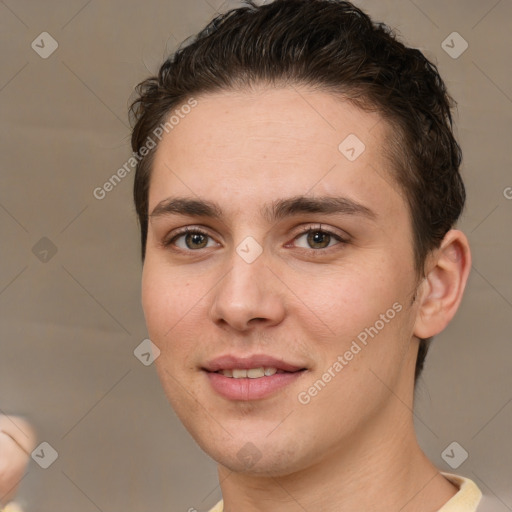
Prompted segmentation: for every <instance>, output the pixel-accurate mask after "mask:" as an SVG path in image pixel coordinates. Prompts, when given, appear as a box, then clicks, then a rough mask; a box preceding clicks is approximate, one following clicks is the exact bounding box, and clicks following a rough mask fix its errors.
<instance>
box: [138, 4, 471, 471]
mask: <svg viewBox="0 0 512 512" xmlns="http://www.w3.org/2000/svg"><path fill="white" fill-rule="evenodd" d="M452 107H453V100H452V99H451V98H450V96H449V95H448V93H447V91H446V88H445V85H444V83H443V81H442V80H441V78H440V76H439V74H438V72H437V69H436V67H435V65H433V64H432V63H431V62H429V61H428V60H427V59H426V58H425V57H424V55H423V54H422V53H421V52H420V51H418V50H416V49H412V48H407V47H406V46H405V45H404V44H402V43H401V42H400V41H399V40H398V39H397V38H396V36H395V35H394V34H393V33H392V32H391V31H390V30H389V29H388V28H387V27H386V26H385V25H383V24H375V23H373V22H372V21H371V20H370V18H369V17H368V16H367V15H366V14H364V13H363V12H362V11H360V10H359V9H357V8H356V7H354V6H353V5H352V4H350V3H349V2H337V1H333V0H313V1H311V0H276V1H275V2H273V3H270V4H268V5H262V6H260V7H258V6H256V5H255V4H253V3H252V2H247V6H245V7H243V8H239V9H235V10H232V11H229V12H228V13H226V14H223V15H221V16H218V17H217V18H216V19H215V20H213V21H212V22H211V23H210V24H209V25H208V26H207V27H206V28H205V29H204V30H202V31H201V32H200V33H199V34H198V35H197V37H196V38H195V39H194V40H193V41H192V42H191V43H190V44H189V45H187V46H185V47H183V48H181V49H179V50H178V51H177V52H176V53H175V54H174V55H172V56H171V57H169V59H167V61H166V62H165V63H164V64H163V65H162V67H161V68H160V70H159V72H158V75H157V76H154V77H151V78H148V79H147V80H145V81H144V82H142V83H141V84H139V86H138V88H137V98H136V99H135V101H134V103H133V104H132V107H131V113H132V115H133V119H134V123H135V124H134V129H133V134H132V148H133V150H134V152H136V153H137V154H139V155H141V156H142V158H140V161H139V163H138V165H137V170H136V176H135V184H134V199H135V205H136V210H137V214H138V217H139V222H140V228H141V243H142V258H143V261H144V272H143V306H144V311H145V315H146V320H147V323H148V330H149V333H150V337H151V338H152V340H153V341H154V342H155V343H156V344H157V345H158V346H159V348H160V350H161V351H162V356H161V357H160V358H159V359H158V360H157V364H158V369H159V373H160V377H161V379H162V381H163V383H164V388H166V391H167V394H168V396H169V399H170V401H171V403H172V404H173V406H174V408H175V409H176V410H177V412H178V415H180V417H181V419H182V421H184V423H185V425H186V426H187V428H188V429H189V430H190V431H191V433H192V434H193V435H194V437H195V438H196V440H197V441H198V442H199V444H201V445H202V446H203V447H204V448H205V449H206V450H207V451H209V452H210V453H211V452H212V451H213V452H215V448H214V447H211V446H209V445H208V438H210V437H211V438H216V439H217V438H219V437H225V443H226V444H229V443H230V442H231V441H230V439H229V438H230V437H231V438H232V437H233V434H232V432H233V430H236V426H237V425H238V424H239V422H241V421H243V418H244V417H247V415H248V414H251V413H252V412H254V411H256V410H258V412H259V417H258V418H259V419H258V422H259V423H258V422H257V424H251V425H250V426H247V427H244V428H245V430H244V428H242V429H241V430H240V431H241V432H242V434H243V435H244V436H245V437H244V438H247V436H248V435H254V436H256V437H257V435H256V434H255V432H259V431H260V430H261V428H260V427H262V423H261V422H263V423H264V422H265V421H267V420H268V419H269V418H271V417H275V415H273V410H272V408H273V407H276V406H279V400H283V396H286V395H287V393H288V394H290V396H289V397H288V398H290V400H293V397H292V396H291V395H293V393H295V394H296V391H297V385H296V384H294V385H292V386H291V387H290V386H289V387H287V388H286V391H283V392H282V394H281V395H279V397H278V396H275V397H272V398H270V399H268V400H255V401H254V400H253V401H236V402H230V401H226V398H223V397H219V396H217V395H212V396H214V398H212V396H210V393H213V391H211V388H210V387H209V383H208V379H209V377H208V376H207V375H205V371H204V370H205V368H204V365H205V364H206V362H207V361H210V360H211V358H212V357H213V356H216V355H219V354H225V353H229V352H230V350H231V351H235V352H236V353H237V354H241V353H242V352H243V351H244V350H246V351H247V352H248V353H251V354H253V353H259V352H268V351H271V352H272V353H279V354H286V353H288V354H290V359H291V361H292V362H295V363H297V364H300V365H303V366H304V367H306V371H305V372H303V373H302V374H301V376H300V377H299V378H300V379H302V382H303V384H304V386H306V387H305V389H306V390H307V389H308V387H310V386H311V385H312V384H314V382H315V381H316V382H318V380H319V378H320V380H322V382H324V384H327V382H325V380H327V381H328V382H329V385H328V386H327V385H326V386H325V389H323V387H322V384H319V385H318V386H317V392H316V393H315V392H314V391H312V393H306V395H304V394H303V395H302V396H303V402H304V401H308V399H307V398H305V397H306V396H309V397H310V398H312V395H313V397H314V401H311V400H310V402H311V403H310V404H309V402H308V404H309V405H307V407H311V418H312V419H311V420H308V421H309V423H310V427H311V429H312V431H313V429H315V428H318V425H316V424H315V420H314V419H313V418H314V417H315V416H316V417H317V418H318V413H319V411H321V410H322V407H323V408H326V407H329V406H328V404H329V403H330V401H331V402H332V400H333V399H334V397H336V396H337V395H336V388H337V386H338V385H339V386H343V389H345V391H346V396H345V400H346V401H347V403H348V401H350V403H351V404H353V405H352V406H351V407H353V408H354V418H355V419H354V421H353V422H347V432H346V434H347V435H349V432H351V431H354V430H355V429H356V428H357V426H360V423H358V422H362V421H363V420H364V418H357V412H356V411H357V404H359V405H361V398H357V397H356V395H357V389H362V388H361V385H362V382H360V379H363V378H362V374H363V373H364V372H363V370H362V369H363V368H364V369H365V370H366V371H372V372H373V373H374V375H375V379H376V380H374V382H373V385H374V386H379V380H381V381H383V382H386V383H387V387H389V386H391V387H392V386H393V385H395V384H396V385H398V382H399V381H402V379H403V380H404V382H405V381H406V380H407V379H409V378H410V380H411V383H412V382H416V380H417V379H418V377H419V375H420V373H421V370H422V368H423V364H424V359H425V356H426V353H427V349H428V345H429V342H430V340H431V339H432V336H433V335H435V334H437V333H438V332H440V331H441V330H442V329H443V328H444V327H445V325H446V324H447V323H448V322H449V321H450V320H451V318H452V317H453V315H454V314H455V311H456V309H457V307H458V304H459V302H460V296H461V294H462V291H463V288H464V284H465V280H466V278H467V271H468V270H467V269H468V261H469V252H468V250H467V247H466V245H467V244H466V243H465V242H466V241H465V238H464V236H463V235H462V234H461V233H460V232H457V231H456V230H453V229H452V228H453V226H454V225H455V223H456V221H457V219H458V217H459V215H460V213H461V211H462V208H463V205H464V200H465V193H464V186H463V183H462V180H461V177H460V174H459V166H460V162H461V152H460V148H459V146H458V144H457V142H456V141H455V139H454V136H453V133H452V117H451V108H452ZM173 119H174V120H173ZM150 141H151V142H150ZM144 148H146V150H145V151H143V149H144ZM171 197H172V198H174V199H177V198H178V199H180V200H179V201H176V200H174V201H173V200H169V198H171ZM299 197H300V199H298V198H299ZM334 197H337V198H339V197H344V201H342V202H341V203H340V202H339V201H338V202H337V203H336V207H337V208H338V210H339V211H341V214H340V216H337V215H338V214H334V213H332V212H331V210H334V203H335V201H331V202H330V204H329V201H324V202H323V203H322V204H319V203H318V202H315V201H310V200H308V199H311V200H313V199H315V198H324V199H325V198H327V199H329V198H331V199H332V198H334ZM182 199H188V200H195V202H191V201H183V200H182ZM293 199H295V201H294V200H293ZM214 203H215V204H214ZM219 210H222V211H219ZM330 212H331V213H330ZM177 213H179V214H177ZM338 213H339V212H338ZM317 214H318V215H320V217H319V218H320V220H321V226H320V225H318V221H317V225H316V226H315V225H314V224H315V222H312V221H311V220H310V219H313V218H315V215H317ZM193 224H194V225H195V226H197V227H198V228H199V230H200V231H202V232H203V234H201V233H197V232H196V231H197V229H196V230H195V231H194V229H192V227H191V226H192V225H193ZM298 225H300V226H301V228H302V230H301V231H299V232H297V231H296V229H295V228H296V227H297V226H298ZM182 226H189V228H188V229H189V231H192V233H189V234H186V233H185V234H183V233H181V232H180V233H178V231H179V229H178V228H180V227H182ZM320 228H322V229H320ZM294 229H295V231H294ZM306 229H308V230H309V231H306ZM315 230H316V231H315ZM322 230H327V231H328V232H330V234H328V235H327V236H326V233H325V232H324V233H322ZM311 231H312V232H311ZM318 235H320V236H318ZM178 236H179V239H177V238H176V237H178ZM247 237H250V238H247ZM178 240H181V242H178ZM292 240H295V242H294V243H295V244H296V243H297V241H298V240H302V246H297V245H290V244H292ZM304 240H305V242H304ZM325 240H327V245H322V244H325ZM204 242H206V243H205V245H201V244H202V243H204ZM242 242H243V244H245V245H242V246H240V244H241V243H242ZM285 242H286V243H285ZM198 243H199V246H197V245H195V244H198ZM287 244H288V245H287ZM315 244H319V245H320V247H317V252H318V251H320V252H322V251H323V253H322V255H321V256H319V255H313V252H314V249H312V246H313V247H314V246H315ZM175 247H178V251H177V252H176V251H175V249H174V248H175ZM240 247H242V249H240ZM180 251H181V252H180ZM329 251H330V252H329ZM192 252H194V254H192ZM243 252H249V253H251V256H254V258H252V257H251V258H250V260H251V261H250V262H248V261H247V259H244V258H243V257H242V256H243V254H242V253H243ZM439 261H441V263H442V264H441V266H439ZM460 262H462V263H460ZM443 265H444V266H443ZM450 265H451V266H450ZM461 265H462V266H461ZM450 269H451V272H452V273H451V274H450ZM455 274H457V276H458V278H453V280H452V281H450V278H449V277H447V275H451V276H453V275H455ZM448 281H449V282H448ZM450 294H451V295H450ZM436 300H437V302H436ZM440 300H444V302H443V308H444V309H443V314H441V315H439V310H440V308H441V307H440V305H439V301H440ZM441 309H442V308H441ZM436 314H437V315H438V316H436ZM377 322H379V323H377ZM364 333H366V336H365V334H364ZM374 338H375V341H373V340H374ZM281 342H282V345H280V343H281ZM353 342H355V345H354V344H353ZM358 349H359V350H358ZM347 351H349V352H352V354H353V356H349V354H348V353H347ZM360 352H361V353H360ZM315 353H316V354H317V356H318V357H315V356H312V355H311V354H315ZM336 354H347V358H348V357H350V359H349V361H345V359H344V361H345V362H346V364H345V362H344V363H342V367H343V368H342V369H337V368H339V366H337V367H336V368H334V367H333V366H334V363H335V362H336ZM355 354H357V357H356V355H355ZM353 358H354V362H352V359H353ZM355 359H357V363H356V361H355ZM383 360H386V361H389V364H388V363H386V364H384V365H382V367H380V370H381V371H380V373H379V372H375V371H374V370H375V368H376V366H375V365H376V364H377V362H381V361H383ZM338 362H340V361H339V360H338ZM349 362H350V364H348V363H349ZM372 368H373V370H372ZM325 372H327V373H328V374H330V378H329V377H328V376H327V377H325V379H323V378H322V375H325V374H326V373H325ZM377 373H379V375H378V376H377ZM308 379H309V380H308ZM336 379H338V380H336ZM344 379H347V381H346V383H345V384H343V380H344ZM363 380H364V379H363ZM331 381H332V384H331V383H330V382H331ZM297 382H298V381H297ZM348 382H350V385H348V384H347V383H348ZM365 382H368V381H367V380H365ZM366 385H369V384H366ZM183 386H186V387H187V391H186V392H185V391H183V390H182V391H181V392H180V391H179V388H180V387H183ZM320 387H322V390H321V393H320V389H319V388H320ZM379 389H380V391H379V392H378V393H375V401H374V402H372V403H373V408H372V407H370V408H369V412H368V413H367V414H368V415H371V414H374V413H375V414H376V411H377V410H380V409H379V408H381V407H382V404H383V403H384V402H385V400H386V399H385V396H386V386H384V387H383V386H382V383H381V384H380V388H379ZM291 390H293V391H291ZM190 393H191V394H192V395H193V396H194V400H191V399H190V397H188V395H190ZM317 394H318V396H316V395H317ZM187 397H188V398H187ZM379 397H380V398H379ZM299 401H300V399H299ZM283 403H286V402H283ZM294 403H295V405H294V407H299V408H300V406H301V403H297V400H296V399H295V402H294ZM347 403H345V405H347ZM204 404H210V405H211V406H212V409H211V410H209V411H206V413H207V414H206V413H205V411H204V410H202V409H204V407H205V405H204ZM302 405H303V406H304V407H305V406H306V404H304V403H302ZM214 406H216V407H214ZM206 407H207V406H206ZM258 407H260V408H261V409H258ZM313 407H317V408H318V410H317V411H316V412H315V413H313ZM281 410H282V409H281ZM187 411H188V412H187ZM191 411H192V412H191ZM215 411H218V413H217V414H220V416H219V417H218V419H217V418H216V417H215V414H216V413H215ZM241 411H242V413H243V414H242V416H238V415H239V414H240V413H241ZM274 412H275V411H274ZM205 414H206V416H208V415H210V416H211V418H210V419H209V420H208V421H206V420H205V421H204V424H203V425H202V426H198V425H197V418H198V417H199V416H201V415H202V416H203V417H205ZM225 415H227V417H228V419H227V420H226V422H225V423H223V416H225ZM308 421H306V424H308ZM221 423H222V425H221ZM267 426H269V425H267ZM287 428H289V431H288V434H294V433H295V431H294V426H293V421H290V422H289V427H286V426H283V427H282V429H281V431H282V432H283V435H284V434H285V433H286V432H287ZM242 434H241V435H242ZM235 437H236V435H235ZM275 437H278V436H275ZM295 437H296V436H295ZM326 439H329V436H328V435H327V436H326ZM260 441H261V442H260V444H258V443H256V445H257V446H260V447H263V446H264V445H265V443H266V442H269V443H271V441H270V440H269V439H266V440H265V441H263V440H260ZM295 442H296V443H304V446H306V445H307V442H306V441H305V440H304V439H298V440H297V441H295ZM326 442H327V443H328V441H326ZM332 442H333V443H334V441H332ZM235 445H236V443H235V444H234V445H233V446H235ZM219 446H222V443H220V444H219ZM265 446H266V445H265ZM268 448H270V446H268ZM296 448H297V446H295V449H296ZM325 448H326V449H327V445H326V447H325ZM329 448H332V446H329ZM233 449H234V448H233ZM283 450H291V447H286V448H284V449H283ZM308 453H309V452H308V451H307V447H306V448H304V457H305V459H306V458H307V457H312V455H311V453H309V455H308ZM218 456H219V458H222V456H221V454H220V453H219V454H218ZM305 459H304V460H305ZM309 460H311V459H309ZM302 462H303V461H302ZM302 462H301V461H299V460H297V461H296V463H297V467H299V466H300V464H301V463H302ZM269 463H270V464H272V462H269ZM276 464H277V463H276ZM273 467H274V468H275V470H276V471H279V468H277V466H276V465H274V466H273Z"/></svg>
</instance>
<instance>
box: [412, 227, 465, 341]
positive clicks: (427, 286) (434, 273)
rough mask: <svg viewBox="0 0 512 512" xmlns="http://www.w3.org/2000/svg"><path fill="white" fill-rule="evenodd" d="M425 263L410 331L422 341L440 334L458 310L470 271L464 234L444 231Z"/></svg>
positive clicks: (454, 230)
mask: <svg viewBox="0 0 512 512" xmlns="http://www.w3.org/2000/svg"><path fill="white" fill-rule="evenodd" d="M427 261H428V262H429V263H428V269H429V270H428V271H427V272H428V273H427V275H426V277H425V279H424V280H423V282H422V283H421V285H420V290H419V293H418V303H419V304H418V312H417V315H416V322H415V324H414V331H413V333H414V335H415V336H417V337H418V338H423V339H424V338H430V337H431V336H435V335H436V334H439V333H440V332H441V331H443V330H444V328H445V327H446V326H447V325H448V324H449V323H450V321H451V319H452V318H453V317H454V315H455V313H456V312H457V309H458V308H459V304H460V302H461V300H462V295H463V293H464V288H465V287H466V282H467V279H468V276H469V271H470V269H471V252H470V249H469V242H468V239H467V238H466V235H464V233H462V231H459V230H457V229H452V230H450V231H448V233H446V235H445V237H444V238H443V241H442V243H441V245H440V247H439V249H437V250H436V251H434V253H433V254H432V255H431V257H430V258H429V259H428V260H427Z"/></svg>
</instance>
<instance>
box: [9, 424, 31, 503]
mask: <svg viewBox="0 0 512 512" xmlns="http://www.w3.org/2000/svg"><path fill="white" fill-rule="evenodd" d="M35 440H36V436H35V432H34V430H33V428H32V426H31V425H30V424H29V423H28V422H27V421H26V420H24V419H23V418H20V417H18V416H3V415H0V505H1V506H4V505H5V504H7V503H8V502H9V501H10V500H12V499H13V498H14V495H15V493H16V490H17V489H18V485H19V482H20V480H21V478H22V476H23V473H24V471H25V468H26V466H27V463H28V459H29V457H30V453H31V452H32V450H33V449H34V447H35Z"/></svg>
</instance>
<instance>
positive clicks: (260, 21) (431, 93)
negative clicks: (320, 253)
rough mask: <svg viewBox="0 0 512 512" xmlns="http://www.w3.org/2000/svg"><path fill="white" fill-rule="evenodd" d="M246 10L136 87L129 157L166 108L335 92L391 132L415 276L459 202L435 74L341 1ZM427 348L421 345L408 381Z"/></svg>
mask: <svg viewBox="0 0 512 512" xmlns="http://www.w3.org/2000/svg"><path fill="white" fill-rule="evenodd" d="M245 4H246V6H244V7H241V8H236V9H232V10H230V11H228V12H226V13H224V14H222V15H219V16H217V17H216V18H214V19H213V20H212V21H211V22H210V23H209V24H208V25H207V26H206V27H205V28H204V29H203V30H202V31H201V32H199V33H198V34H197V35H196V36H195V38H194V39H193V40H192V41H191V42H190V43H189V44H187V45H186V46H184V47H182V48H180V49H179V50H178V51H176V52H175V53H174V54H173V55H171V56H170V57H169V58H168V59H167V60H166V61H165V62H164V63H163V65H162V66H161V68H160V70H159V72H158V75H157V76H153V77H150V78H147V79H146V80H144V81H143V82H141V83H140V84H139V85H138V86H137V88H136V92H137V97H136V99H135V100H134V101H133V103H132V105H131V107H130V114H131V117H132V120H133V121H134V128H133V132H132V139H131V142H132V149H133V151H134V152H136V153H137V154H138V152H139V151H140V149H141V148H142V147H143V146H144V145H145V144H146V141H147V139H148V137H150V135H151V134H152V133H153V132H154V130H155V129H157V127H158V126H159V125H163V124H164V123H165V122H166V119H167V117H168V115H169V113H170V112H171V110H172V109H174V108H176V107H177V106H179V105H181V104H183V103H185V102H186V101H187V99H189V98H190V97H191V96H193V95H199V94H201V93H211V92H216V91H221V90H243V89H244V88H245V89H247V88H250V87H251V86H253V85H255V84H258V83H265V84H270V85H274V86H282V85H287V84H292V85H295V84H297V85H306V86H311V87H313V88H314V89H317V90H322V91H329V92H332V93H334V94H338V95H340V96H342V97H344V98H345V99H347V100H348V101H350V102H352V103H354V104H355V105H356V106H358V107H360V108H361V109H363V110H366V111H375V112H378V113H379V114H380V115H381V116H382V117H383V118H384V119H385V120H386V121H387V122H388V126H389V127H390V128H391V129H390V130H389V134H390V135H389V141H388V142H389V148H390V149H389V150H388V153H389V154H388V155H387V156H388V158H389V159H390V161H391V163H392V167H393V171H394V173H393V174H394V178H395V180H396V182H397V183H398V184H399V185H400V187H401V189H402V191H403V192H404V195H405V197H406V200H407V202H408V205H409V208H410V212H411V221H412V229H413V234H414V256H415V267H416V270H417V273H418V276H423V275H424V268H423V267H424V263H425V259H426V256H427V255H428V253H429V252H430V251H432V250H433V249H435V248H437V247H439V245H440V243H441V241H442V239H443V237H444V235H445V234H446V233H447V232H448V230H449V229H451V228H452V227H453V225H454V224H455V222H456V221H457V219H458V218H459V216H460V214H461V212H462V209H463V207H464V202H465V189H464V184H463V182H462V179H461V176H460V174H459V167H460V163H461V158H462V154H461V150H460V147H459V145H458V144H457V142H456V140H455V138H454V136H453V132H452V116H451V109H452V107H453V106H454V105H455V102H454V101H453V99H452V98H451V96H450V95H449V94H448V92H447V90H446V87H445V84H444V82H443V80H442V79H441V77H440V76H439V73H438V70H437V67H436V66H435V65H434V64H433V63H431V62H430V61H429V60H428V59H427V58H426V57H425V56H424V55H423V54H422V53H421V51H419V50H417V49H413V48H409V47H407V46H405V45H404V44H403V43H401V42H400V41H399V40H398V38H397V36H396V35H395V34H394V33H393V32H392V31H391V30H390V29H389V27H387V26H386V25H384V24H383V23H375V22H373V21H372V20H371V19H370V18H369V16H368V15H366V14H365V13H364V12H363V11H361V10H360V9H358V8H357V7H355V6H354V5H353V4H351V3H350V2H346V1H336V0H275V1H274V2H272V3H269V4H265V5H261V6H258V5H256V4H254V2H253V1H252V0H246V2H245ZM154 152H155V149H153V150H152V151H150V152H149V153H148V154H146V155H145V156H144V157H143V158H141V159H140V161H139V162H138V164H137V169H136V173H135V183H134V200H135V207H136V210H137V215H138V218H139V222H140V229H141V242H142V247H141V250H142V259H143V260H144V257H145V248H146V239H147V229H148V192H149V182H150V177H151V165H152V159H153V155H154ZM430 341H431V338H428V339H425V340H420V348H419V352H418V358H417V361H416V372H415V381H416V380H417V379H418V377H419V375H420V373H421V371H422V368H423V364H424V360H425V356H426V354H427V350H428V346H429V343H430Z"/></svg>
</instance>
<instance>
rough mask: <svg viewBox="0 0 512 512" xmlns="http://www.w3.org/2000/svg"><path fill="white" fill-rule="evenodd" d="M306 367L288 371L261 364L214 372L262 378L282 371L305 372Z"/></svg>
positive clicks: (231, 377)
mask: <svg viewBox="0 0 512 512" xmlns="http://www.w3.org/2000/svg"><path fill="white" fill-rule="evenodd" d="M305 370H306V368H301V369H300V370H295V371H291V372H290V371H286V370H281V369H278V368H275V367H271V366H269V367H264V366H260V367H259V368H233V369H225V370H218V371H216V372H213V373H219V374H220V375H224V377H228V378H230V379H261V378H262V377H271V376H272V375H275V374H281V373H297V372H303V371H305Z"/></svg>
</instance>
